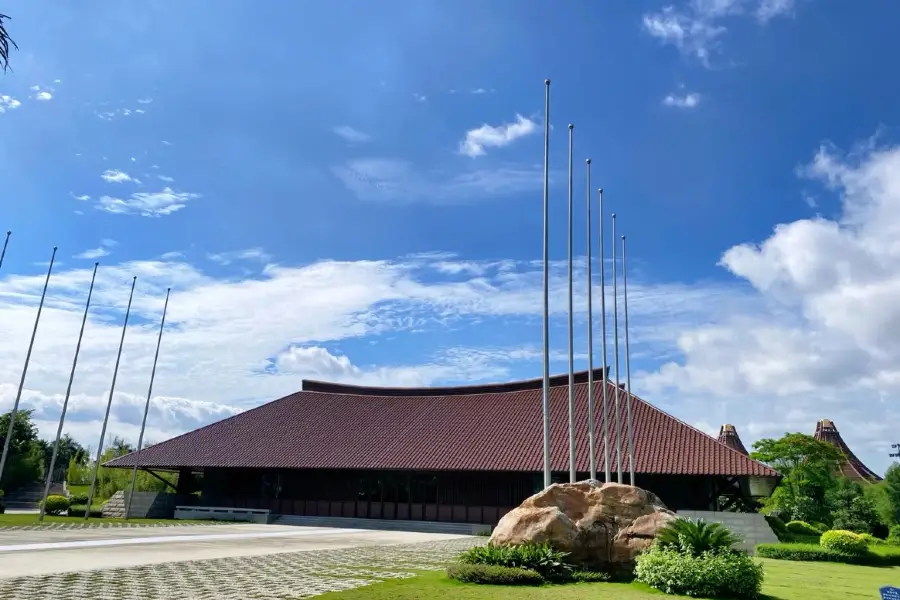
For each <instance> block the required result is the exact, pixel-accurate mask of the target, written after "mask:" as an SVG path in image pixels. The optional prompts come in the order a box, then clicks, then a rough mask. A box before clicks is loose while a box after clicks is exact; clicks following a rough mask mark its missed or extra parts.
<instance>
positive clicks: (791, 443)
mask: <svg viewBox="0 0 900 600" xmlns="http://www.w3.org/2000/svg"><path fill="white" fill-rule="evenodd" d="M750 458H753V459H754V460H758V461H761V462H764V463H766V464H768V465H769V466H771V467H772V468H773V469H775V470H776V471H778V472H779V473H781V475H782V481H781V483H780V484H779V486H778V488H776V490H775V493H773V494H772V497H771V498H769V499H768V500H767V501H766V503H765V508H766V510H767V511H768V512H780V513H782V515H783V516H785V517H787V518H788V519H796V520H802V521H807V522H816V521H823V520H830V519H828V513H829V508H828V502H827V498H826V495H827V492H828V491H829V490H830V489H832V488H833V487H834V485H835V484H836V477H835V475H834V474H835V473H836V472H837V470H838V467H839V466H840V463H841V461H842V460H844V455H843V454H842V453H841V451H840V450H838V449H837V448H835V447H834V446H832V445H831V444H829V443H827V442H822V441H819V440H817V439H815V438H814V437H813V436H811V435H806V434H803V433H787V434H785V435H784V436H782V437H780V438H778V439H777V440H776V439H771V438H764V439H761V440H758V441H757V442H755V443H754V444H753V452H751V453H750Z"/></svg>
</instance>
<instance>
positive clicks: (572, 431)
mask: <svg viewBox="0 0 900 600" xmlns="http://www.w3.org/2000/svg"><path fill="white" fill-rule="evenodd" d="M574 129H575V126H574V125H572V124H571V123H569V482H570V483H575V480H576V479H577V474H576V472H575V341H574V340H573V339H572V338H573V337H574V331H573V321H572V319H573V318H574V314H573V313H574V309H573V306H572V217H573V213H574V205H573V204H572V140H573V137H574V135H573V134H574Z"/></svg>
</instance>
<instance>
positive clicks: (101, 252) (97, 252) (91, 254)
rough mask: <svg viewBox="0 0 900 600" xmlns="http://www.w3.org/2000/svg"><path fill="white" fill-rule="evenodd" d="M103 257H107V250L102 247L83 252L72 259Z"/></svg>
mask: <svg viewBox="0 0 900 600" xmlns="http://www.w3.org/2000/svg"><path fill="white" fill-rule="evenodd" d="M104 256H109V250H107V249H106V248H104V247H102V246H101V247H99V248H92V249H90V250H85V251H84V252H81V253H79V254H76V255H75V256H74V257H73V258H83V259H91V260H93V259H96V258H102V257H104Z"/></svg>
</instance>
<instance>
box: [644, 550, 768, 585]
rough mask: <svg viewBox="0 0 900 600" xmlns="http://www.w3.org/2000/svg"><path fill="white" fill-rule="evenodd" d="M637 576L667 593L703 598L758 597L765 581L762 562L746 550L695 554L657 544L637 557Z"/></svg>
mask: <svg viewBox="0 0 900 600" xmlns="http://www.w3.org/2000/svg"><path fill="white" fill-rule="evenodd" d="M635 575H636V576H637V580H638V581H641V582H643V583H646V584H647V585H649V586H650V587H653V588H656V589H658V590H660V591H662V592H665V593H666V594H683V595H686V596H700V597H703V598H734V597H737V598H757V597H759V594H760V592H761V590H762V582H763V569H762V565H760V564H758V563H756V562H754V561H753V559H751V558H750V557H749V556H747V555H746V554H744V553H743V552H735V551H732V550H713V551H706V552H703V553H701V554H699V555H694V554H689V553H685V552H680V551H678V550H674V549H670V548H664V547H662V546H657V545H654V546H653V547H652V548H651V549H650V550H649V551H647V552H644V553H643V554H641V555H639V556H638V557H637V567H636V568H635Z"/></svg>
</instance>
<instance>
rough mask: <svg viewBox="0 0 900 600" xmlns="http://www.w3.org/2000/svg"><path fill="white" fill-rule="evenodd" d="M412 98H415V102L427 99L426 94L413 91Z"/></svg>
mask: <svg viewBox="0 0 900 600" xmlns="http://www.w3.org/2000/svg"><path fill="white" fill-rule="evenodd" d="M413 98H414V99H415V100H416V102H425V101H426V100H428V96H425V95H424V94H415V93H414V94H413Z"/></svg>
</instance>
